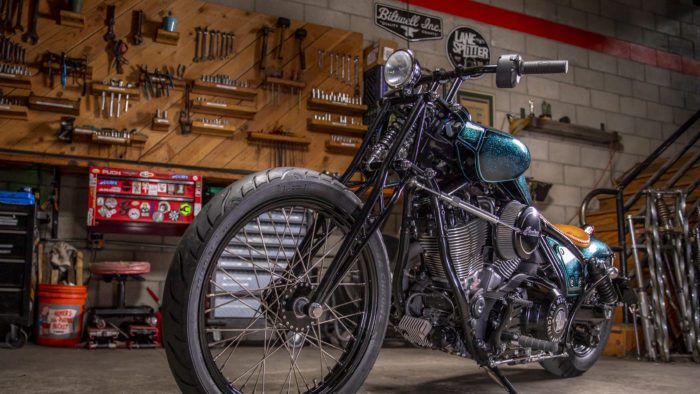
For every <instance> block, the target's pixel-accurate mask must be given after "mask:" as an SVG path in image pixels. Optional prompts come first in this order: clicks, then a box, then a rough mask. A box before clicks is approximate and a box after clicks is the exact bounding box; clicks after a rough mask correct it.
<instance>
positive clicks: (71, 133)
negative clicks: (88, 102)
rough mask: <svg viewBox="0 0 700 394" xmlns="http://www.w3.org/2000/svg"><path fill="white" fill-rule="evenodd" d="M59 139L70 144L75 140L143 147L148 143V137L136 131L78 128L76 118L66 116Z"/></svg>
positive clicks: (92, 127) (93, 127)
mask: <svg viewBox="0 0 700 394" xmlns="http://www.w3.org/2000/svg"><path fill="white" fill-rule="evenodd" d="M58 139H59V140H61V141H65V142H67V143H69V144H71V143H73V141H75V140H87V141H90V142H96V143H101V144H112V145H115V144H116V145H134V144H141V145H142V144H144V143H146V141H147V140H148V136H147V135H145V134H143V133H140V132H137V131H136V129H132V130H128V129H115V128H111V127H103V128H99V127H95V126H90V125H86V126H76V125H75V118H74V117H72V116H64V117H62V118H61V124H60V128H59V130H58Z"/></svg>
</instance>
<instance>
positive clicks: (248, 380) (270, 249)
mask: <svg viewBox="0 0 700 394" xmlns="http://www.w3.org/2000/svg"><path fill="white" fill-rule="evenodd" d="M308 204H312V203H308ZM313 204H315V203H313ZM321 207H322V209H319V208H318V207H317V206H316V205H308V206H307V205H303V204H301V205H286V206H279V205H275V206H274V208H270V209H267V210H263V209H261V211H260V212H261V213H256V214H252V215H251V216H250V217H251V219H250V220H248V221H247V223H245V224H242V225H240V227H239V228H238V229H237V230H235V231H232V232H231V233H230V235H229V238H228V241H226V240H224V241H222V242H225V245H226V246H225V247H222V248H221V249H219V250H223V252H222V253H225V254H224V255H223V257H217V260H214V261H215V263H214V264H215V265H214V266H213V267H212V268H210V271H208V272H209V273H208V274H207V275H209V277H208V278H207V280H208V284H207V286H205V289H203V290H202V296H201V297H202V299H203V307H201V312H200V313H204V316H205V319H204V321H205V323H204V327H203V328H202V330H203V332H204V333H206V335H205V337H206V346H205V349H207V353H209V356H207V357H211V360H213V363H212V365H213V366H214V368H215V369H218V370H219V372H217V373H220V374H221V375H223V377H224V378H225V379H226V380H227V381H228V382H229V384H231V385H232V386H235V387H236V390H238V391H241V392H253V393H255V392H260V391H262V392H268V391H269V392H280V393H290V392H307V391H311V390H312V389H316V388H319V387H327V385H328V384H329V382H331V381H335V380H336V379H335V378H332V376H334V374H337V373H339V371H342V370H343V368H345V365H346V363H348V362H349V361H348V360H352V359H353V357H361V355H352V356H351V354H355V353H352V352H357V349H359V347H358V346H357V343H359V342H357V340H356V339H357V338H363V335H366V332H364V331H361V329H363V328H362V327H364V323H362V322H363V321H365V319H364V318H363V317H362V316H364V314H365V313H366V311H367V307H368V304H369V302H370V299H371V298H369V297H374V295H371V294H375V293H371V291H372V290H371V289H374V283H376V279H375V277H374V276H370V277H368V276H367V274H368V273H369V272H371V271H368V269H371V268H369V267H371V265H370V264H371V260H370V261H368V260H367V258H366V257H361V258H359V259H358V260H357V261H356V262H355V263H354V264H353V267H352V268H351V269H350V271H348V272H347V274H346V276H345V277H344V278H343V279H342V280H341V283H340V284H339V285H338V286H337V287H336V288H335V289H334V291H333V293H332V296H331V298H330V299H329V300H328V301H327V302H325V303H323V309H324V314H323V317H321V318H320V319H317V320H310V318H309V317H307V316H302V315H296V314H295V312H294V310H293V307H292V305H295V301H296V299H297V298H300V297H308V295H309V294H310V292H312V291H313V290H312V287H313V286H316V285H317V284H318V283H319V282H320V281H321V279H322V278H323V276H324V274H326V272H327V270H328V266H329V263H330V262H331V261H332V258H333V256H334V255H335V253H337V250H338V248H339V247H340V245H341V244H342V243H343V241H344V235H345V233H346V232H347V226H348V225H347V223H348V222H347V220H346V219H345V218H342V220H337V219H338V218H339V216H338V212H337V211H335V210H329V209H327V208H325V207H323V206H321ZM219 256H221V255H219ZM361 256H365V254H362V255H361ZM368 278H370V279H371V280H367V279H368ZM310 287H311V288H310ZM217 309H218V310H219V311H221V313H218V312H215V311H217ZM241 309H243V311H242V312H241ZM251 312H252V315H251ZM215 313H216V315H217V316H215V315H214V314H215ZM218 315H220V316H218ZM244 316H252V317H250V318H245V317H244ZM243 319H245V320H243ZM359 333H363V334H362V335H360V334H359ZM335 338H338V342H336V339H335ZM331 342H332V343H331ZM215 349H216V350H215ZM280 349H283V350H280ZM330 389H331V390H332V388H330Z"/></svg>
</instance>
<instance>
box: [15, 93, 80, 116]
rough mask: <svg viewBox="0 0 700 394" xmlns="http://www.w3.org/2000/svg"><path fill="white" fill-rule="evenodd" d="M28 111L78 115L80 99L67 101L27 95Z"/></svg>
mask: <svg viewBox="0 0 700 394" xmlns="http://www.w3.org/2000/svg"><path fill="white" fill-rule="evenodd" d="M27 106H28V107H29V109H32V110H37V111H48V112H56V113H59V114H68V115H80V99H77V100H69V99H63V98H56V97H43V96H35V95H33V94H30V95H29V98H28V99H27Z"/></svg>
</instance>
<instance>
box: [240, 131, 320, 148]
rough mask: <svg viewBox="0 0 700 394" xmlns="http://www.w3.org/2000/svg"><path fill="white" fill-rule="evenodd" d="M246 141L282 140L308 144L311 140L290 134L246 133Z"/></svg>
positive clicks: (290, 142) (288, 142) (289, 142)
mask: <svg viewBox="0 0 700 394" xmlns="http://www.w3.org/2000/svg"><path fill="white" fill-rule="evenodd" d="M248 141H258V142H284V143H287V144H299V145H309V144H310V143H311V141H310V140H309V139H308V138H307V137H303V136H302V137H295V136H290V135H280V134H269V133H255V132H250V133H248Z"/></svg>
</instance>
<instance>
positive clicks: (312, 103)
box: [306, 98, 367, 115]
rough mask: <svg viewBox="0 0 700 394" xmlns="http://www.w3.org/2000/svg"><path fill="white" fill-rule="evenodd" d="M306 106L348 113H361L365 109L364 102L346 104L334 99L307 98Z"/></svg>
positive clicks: (312, 108) (316, 109) (318, 109)
mask: <svg viewBox="0 0 700 394" xmlns="http://www.w3.org/2000/svg"><path fill="white" fill-rule="evenodd" d="M306 107H307V108H308V109H311V110H314V111H325V112H333V113H339V114H348V115H362V114H364V113H365V112H366V111H367V106H366V105H364V104H346V103H338V102H335V101H329V100H321V99H315V98H309V100H308V101H307V102H306Z"/></svg>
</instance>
